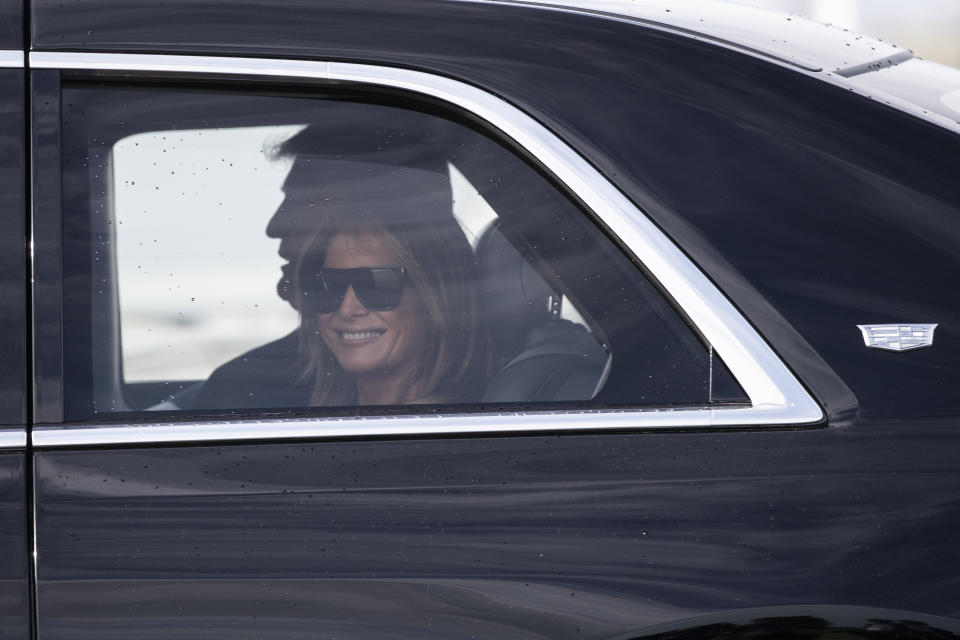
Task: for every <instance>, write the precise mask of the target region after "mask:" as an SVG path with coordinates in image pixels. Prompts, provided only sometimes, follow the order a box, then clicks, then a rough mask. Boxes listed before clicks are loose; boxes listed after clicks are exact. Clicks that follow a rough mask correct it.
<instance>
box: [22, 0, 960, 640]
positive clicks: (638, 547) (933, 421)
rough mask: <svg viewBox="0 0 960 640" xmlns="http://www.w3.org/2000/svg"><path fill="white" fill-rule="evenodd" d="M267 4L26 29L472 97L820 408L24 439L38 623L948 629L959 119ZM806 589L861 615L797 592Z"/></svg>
mask: <svg viewBox="0 0 960 640" xmlns="http://www.w3.org/2000/svg"><path fill="white" fill-rule="evenodd" d="M258 5H259V3H252V2H246V1H241V0H236V1H231V2H223V3H219V4H218V8H216V9H214V8H210V7H209V5H201V4H200V3H195V2H191V1H189V0H173V1H169V2H166V3H163V4H159V3H157V4H151V5H149V6H144V5H142V4H133V3H128V2H120V1H119V0H84V1H83V2H79V1H78V0H73V1H70V0H68V1H66V2H53V1H40V2H37V3H36V9H35V11H34V14H33V17H34V25H35V42H34V44H35V46H36V47H37V48H38V49H41V50H43V49H69V50H96V51H151V52H162V51H167V52H191V53H219V54H238V55H239V54H242V55H275V56H290V57H315V58H321V59H330V58H333V59H344V60H351V61H370V62H384V63H390V64H394V65H401V66H410V67H415V68H420V69H426V70H432V71H435V72H439V73H443V74H447V75H451V76H453V77H457V78H461V79H464V80H467V81H469V82H471V83H474V84H478V85H480V86H482V87H485V88H487V89H489V90H491V91H494V92H495V93H498V94H499V95H502V96H504V97H506V98H507V99H508V100H510V101H512V102H514V103H516V104H518V105H520V106H521V107H523V108H524V109H526V110H527V111H529V112H530V113H532V114H534V115H535V116H536V117H538V118H539V119H540V120H542V121H543V122H544V123H546V124H547V125H548V126H549V127H551V128H552V129H553V130H554V131H557V132H558V133H559V134H560V135H561V136H562V137H564V138H565V139H566V140H567V141H569V142H570V143H571V144H573V145H574V146H575V147H576V148H577V149H578V150H579V151H580V152H581V153H583V154H584V155H585V156H586V157H587V158H589V159H590V160H591V161H592V162H594V163H595V164H596V165H597V166H598V167H600V168H601V169H602V170H603V171H604V172H605V173H606V174H607V175H608V176H610V178H611V179H612V180H614V181H615V182H616V183H617V184H618V185H619V186H620V187H621V188H622V189H623V190H624V191H625V192H626V193H627V194H629V195H630V197H632V198H633V199H634V200H635V201H636V202H637V203H639V204H640V205H641V206H642V207H643V208H644V209H645V210H647V211H648V212H649V213H650V214H651V215H652V216H653V217H654V219H655V220H656V221H657V222H658V223H659V224H660V225H662V226H663V228H664V229H665V230H666V231H667V232H668V233H669V234H670V235H671V236H672V237H673V238H675V239H676V240H677V241H678V243H679V244H680V245H681V246H682V247H683V248H684V249H685V250H686V251H688V252H689V253H690V255H691V256H693V257H694V259H695V260H696V261H697V262H698V263H699V264H700V265H701V266H703V267H704V268H705V269H706V270H707V272H708V273H709V274H710V275H711V277H713V278H714V279H715V280H716V281H717V282H718V283H719V284H720V285H721V287H722V288H723V289H724V290H725V291H726V292H727V294H728V295H730V297H731V298H732V299H733V300H734V301H735V302H736V303H737V304H738V305H739V306H740V307H741V308H742V309H743V310H744V311H745V312H746V314H747V316H748V317H749V318H750V319H751V320H752V321H753V322H755V323H756V325H757V326H758V327H759V328H760V330H761V331H762V333H763V334H764V335H765V336H766V337H767V339H769V340H770V342H771V343H772V344H773V345H774V346H775V347H776V349H777V350H778V352H779V353H780V354H781V355H782V356H783V357H784V358H785V359H786V361H787V362H788V363H789V365H790V366H791V367H793V368H794V369H795V370H796V371H797V372H798V374H799V375H800V377H801V379H802V380H803V381H804V382H805V383H806V384H807V385H808V386H809V387H810V388H811V389H812V390H813V392H814V393H815V394H816V396H817V398H818V399H819V400H820V401H821V402H822V403H823V404H824V406H825V408H826V410H827V412H828V414H829V417H830V423H829V425H828V428H825V429H813V430H798V431H775V432H763V431H757V432H718V433H703V432H694V433H638V434H621V435H616V434H584V435H571V436H564V437H547V436H541V437H514V438H462V439H436V440H430V439H424V440H405V441H382V442H377V441H372V442H326V443H316V442H315V443H304V444H284V445H280V444H272V445H268V444H263V445H243V446H221V447H192V448H191V447H181V448H173V447H158V448H153V449H115V450H107V451H62V452H53V451H51V452H41V453H38V454H37V455H36V458H35V460H36V473H37V475H36V478H37V491H38V512H37V516H38V531H39V538H38V542H39V549H40V556H39V584H38V593H39V601H40V612H41V614H40V616H41V618H40V626H39V637H41V638H55V637H71V638H83V637H96V638H104V637H124V638H126V637H133V636H136V637H194V636H195V635H196V629H198V628H204V629H205V636H206V637H231V638H233V637H257V636H263V635H271V636H274V637H280V636H282V637H291V638H294V637H315V636H316V635H318V634H327V635H330V636H333V635H337V636H344V635H348V636H350V635H352V636H356V637H371V636H372V637H378V636H379V637H423V636H425V635H426V636H436V637H478V636H479V637H490V636H496V637H507V638H510V637H517V638H529V637H577V636H582V637H590V638H609V637H622V638H628V637H630V638H632V637H643V636H649V637H658V638H659V637H666V636H664V635H663V634H664V632H665V630H669V631H670V632H671V633H672V632H673V630H674V629H677V628H683V629H687V632H686V633H687V634H688V635H687V636H685V637H698V636H697V633H699V634H700V636H704V635H710V636H713V635H715V634H716V633H717V632H718V631H720V629H718V627H717V626H716V625H718V624H719V625H725V626H723V627H722V630H723V631H724V632H725V633H727V634H728V635H729V636H736V635H737V633H739V632H745V633H750V634H752V637H757V634H758V633H768V634H773V633H775V632H776V631H777V630H783V629H784V628H791V629H797V628H799V627H802V628H803V629H806V630H807V631H809V632H810V633H811V634H813V633H820V632H823V631H824V629H828V630H833V631H845V632H847V633H849V634H852V633H854V632H860V631H864V630H866V629H870V627H869V625H871V624H873V625H876V624H880V625H884V624H885V625H887V628H894V626H895V625H896V624H901V623H903V624H901V626H900V627H899V629H900V630H901V631H904V633H906V632H907V631H909V632H910V633H912V634H915V637H943V635H944V634H946V633H954V634H955V633H957V632H958V630H960V629H958V628H957V623H956V619H957V618H960V608H958V605H957V603H958V602H960V577H958V576H960V553H958V551H957V549H956V531H958V530H960V509H958V507H960V505H958V501H960V498H958V496H960V471H958V467H957V464H956V460H957V458H958V455H960V437H958V436H957V429H958V427H960V425H958V424H957V422H958V420H957V417H956V416H957V413H958V407H960V398H958V394H956V391H955V390H956V388H957V382H958V377H957V376H958V372H957V368H956V367H955V366H953V363H956V362H957V357H958V355H960V354H958V351H960V337H958V335H957V330H956V326H958V324H957V321H958V320H960V318H958V308H957V296H956V295H954V294H953V288H954V286H953V284H952V283H955V282H956V281H957V276H958V275H960V274H958V273H957V271H958V263H957V258H956V256H957V255H958V253H957V251H956V247H957V238H956V237H955V234H956V229H957V225H956V224H955V221H956V215H957V208H958V203H960V185H958V183H957V181H956V179H955V174H956V167H957V158H958V152H960V142H958V137H957V136H956V135H954V134H951V133H948V132H946V131H944V130H941V129H938V128H936V127H934V126H932V125H929V124H927V123H923V122H919V121H914V120H912V119H911V118H909V117H907V116H905V115H903V114H901V113H899V112H896V111H894V110H892V109H889V108H887V107H885V106H884V105H881V104H877V103H873V102H870V101H868V100H866V99H864V98H862V97H859V96H856V95H853V94H852V93H847V92H845V91H843V90H842V89H838V88H836V87H832V86H828V85H826V84H822V83H820V82H818V81H816V80H813V79H811V78H808V77H805V76H803V75H800V74H797V73H793V72H788V71H786V70H784V69H783V68H780V67H778V66H776V65H774V64H772V63H769V62H766V61H762V60H756V59H752V58H748V57H745V56H743V55H741V54H738V53H736V52H731V51H728V50H724V49H719V48H716V47H714V46H711V45H709V44H705V43H701V42H695V41H692V40H689V39H686V38H683V37H680V36H676V35H671V34H668V33H663V32H658V31H653V30H648V29H643V28H639V27H636V26H630V25H625V24H620V23H617V22H613V21H609V20H604V19H600V18H595V17H591V18H583V17H577V16H573V15H568V14H561V13H554V12H551V11H548V10H543V9H534V8H527V7H494V6H484V5H478V4H472V3H460V2H439V1H437V0H391V1H390V2H374V1H372V0H340V1H336V2H325V3H322V4H321V3H314V2H307V1H294V0H281V1H279V2H275V3H272V4H271V11H270V12H268V13H266V14H265V13H264V12H262V10H261V7H259V6H258ZM505 14H506V15H508V18H504V17H503V16H504V15H505ZM507 24H509V25H510V28H509V29H507V28H505V25H507ZM425 33H427V34H431V35H429V36H425V35H424V34H425ZM885 321H910V322H940V323H941V327H940V328H939V329H938V333H937V340H936V343H935V347H934V348H932V349H927V350H922V351H917V352H913V353H907V354H889V353H884V352H876V351H868V350H866V349H865V348H864V347H863V344H862V341H861V340H860V337H859V335H858V333H857V330H856V327H855V325H856V324H857V323H864V322H885ZM54 417H55V416H54ZM822 603H829V604H836V605H846V606H851V605H856V606H862V607H866V608H869V612H863V615H861V616H859V619H858V620H850V619H843V616H840V615H838V614H837V613H836V611H834V612H833V613H830V612H825V611H824V610H823V608H822V607H813V606H804V605H816V604H822ZM756 607H767V609H765V610H764V611H763V612H757V611H756V610H755V609H754V608H756ZM798 607H799V608H798ZM743 609H746V611H740V610H743ZM711 612H714V613H713V614H712V615H711V616H708V617H707V618H697V616H700V615H703V614H708V613H711ZM904 612H906V613H904ZM924 614H927V615H934V616H943V617H944V618H947V619H933V618H925V617H924ZM797 618H802V619H803V620H801V621H800V622H797V620H796V619H797ZM791 619H793V620H794V623H796V624H795V626H793V627H790V625H791V624H794V623H791V622H790V620H791ZM811 619H815V620H811ZM818 620H822V621H824V622H823V623H822V624H821V622H819V621H818ZM871 620H874V621H876V620H879V621H880V622H871ZM911 621H912V622H911ZM908 623H909V624H908ZM904 625H905V626H904ZM922 625H926V627H925V628H922ZM874 631H876V628H875V627H874ZM670 637H676V636H670ZM813 637H816V636H813ZM870 637H878V636H876V635H872V636H870Z"/></svg>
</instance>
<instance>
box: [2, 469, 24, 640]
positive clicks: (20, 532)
mask: <svg viewBox="0 0 960 640" xmlns="http://www.w3.org/2000/svg"><path fill="white" fill-rule="evenodd" d="M24 460H25V455H24V454H23V452H8V453H2V454H0V551H2V553H0V639H2V640H26V639H27V638H29V637H30V600H29V597H28V594H29V590H28V584H27V568H28V567H29V555H28V553H27V513H26V498H27V491H26V475H25V473H24Z"/></svg>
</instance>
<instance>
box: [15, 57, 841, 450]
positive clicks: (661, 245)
mask: <svg viewBox="0 0 960 640" xmlns="http://www.w3.org/2000/svg"><path fill="white" fill-rule="evenodd" d="M30 65H31V67H34V68H38V69H61V70H67V69H69V70H87V71H111V72H168V73H169V72H173V73H184V74H189V73H205V74H225V75H247V76H271V77H285V78H290V79H307V80H325V81H336V82H344V83H363V84H368V85H378V86H385V87H391V88H397V89H402V90H406V91H410V92H413V93H418V94H422V95H428V96H431V97H433V98H437V99H440V100H443V101H446V102H448V103H451V104H454V105H456V106H458V107H460V108H462V109H465V110H467V111H469V112H471V113H473V114H474V115H476V116H478V117H479V118H481V119H482V120H484V121H486V122H487V123H489V124H490V125H492V126H493V127H495V128H496V129H499V130H500V131H501V132H502V133H503V134H504V135H506V136H507V137H509V138H511V139H513V140H514V141H515V142H516V143H517V144H518V145H520V146H521V147H523V148H525V149H526V150H527V151H528V152H530V153H531V154H532V155H533V156H534V157H536V158H538V160H539V161H540V162H541V163H543V165H544V166H545V167H546V168H547V169H548V170H550V171H551V172H552V173H553V174H554V175H555V176H556V178H557V179H558V180H559V181H560V182H562V183H563V184H565V185H566V186H567V187H568V188H569V189H570V190H571V191H573V192H574V193H575V194H577V196H578V197H579V198H580V199H581V200H582V201H583V202H584V203H585V204H586V206H587V207H589V208H590V209H591V210H592V211H593V212H594V214H595V215H597V217H598V218H599V219H600V220H602V221H603V223H604V224H606V225H607V226H608V228H609V229H610V230H611V231H612V232H613V233H614V234H615V235H617V236H618V237H619V238H620V240H621V241H622V242H623V243H624V244H625V245H626V246H627V247H628V248H629V249H630V251H632V252H633V254H634V255H635V256H636V257H637V258H638V259H640V261H641V262H642V263H643V264H644V265H645V267H646V268H647V270H648V271H649V272H650V273H651V274H652V275H653V276H654V277H655V278H656V279H657V280H659V282H660V283H661V285H662V286H663V287H664V288H665V289H666V290H667V291H668V292H669V293H670V295H671V296H672V297H673V298H674V300H675V301H676V303H677V304H678V305H679V306H680V307H681V308H682V309H683V310H684V312H685V313H686V314H687V316H688V318H689V319H690V320H691V321H692V322H693V323H694V324H695V325H696V326H697V328H698V330H699V331H700V332H701V333H702V334H703V336H704V337H705V338H706V340H707V341H708V342H709V343H710V344H711V345H712V346H713V348H714V349H715V350H716V351H717V353H718V354H719V355H720V357H722V358H723V360H724V362H725V363H726V365H727V367H728V368H729V369H730V371H731V372H732V373H733V375H734V377H735V378H736V379H737V380H738V382H739V383H740V385H741V386H742V387H743V389H744V391H745V392H746V394H747V396H748V397H749V398H750V401H751V406H750V407H739V408H712V409H711V408H699V409H690V408H688V409H678V410H671V411H666V412H665V411H662V410H654V409H635V410H629V411H592V412H574V413H566V412H535V413H511V414H503V413H496V414H471V415H455V416H454V415H443V416H403V417H397V418H389V419H386V418H371V417H363V418H351V419H349V420H345V419H331V418H317V419H306V420H304V419H300V420H292V421H274V420H265V421H258V422H242V423H240V422H228V423H213V424H211V423H196V424H193V423H191V424H186V423H176V424H158V425H139V426H135V427H133V426H121V425H99V426H89V425H88V426H83V427H82V428H78V427H79V426H80V425H74V426H64V427H43V428H40V429H38V430H37V432H36V435H35V438H34V444H36V445H37V446H70V445H79V444H118V443H130V442H186V441H191V442H193V441H198V440H202V441H206V440H249V439H262V438H284V437H287V438H307V437H311V438H312V437H343V436H348V435H391V434H414V433H417V434H440V433H500V432H508V431H530V430H563V429H586V428H614V429H624V428H630V429H636V428H667V427H681V426H682V427H714V426H758V425H771V426H772V425H799V424H810V423H815V422H819V421H820V420H822V419H823V412H822V411H821V409H820V407H819V405H817V403H816V402H815V401H814V400H813V398H812V397H811V396H810V395H809V394H808V393H807V391H806V389H804V387H803V386H802V385H801V384H800V383H799V381H798V380H797V379H796V378H795V377H794V376H793V374H792V373H791V372H790V370H789V369H788V368H787V367H786V365H785V364H784V363H783V361H782V360H780V358H779V357H778V356H777V355H776V354H775V353H774V352H773V350H772V349H771V348H770V346H769V345H768V344H767V343H766V342H765V341H764V339H763V338H762V337H761V336H760V335H759V334H758V333H757V332H756V331H755V330H754V329H753V327H752V326H751V325H750V323H749V322H747V320H746V319H745V318H743V316H742V315H741V314H740V313H739V311H737V309H736V308H735V307H734V306H733V304H732V303H731V302H730V301H729V300H727V298H726V297H725V296H724V295H723V294H722V293H721V292H720V291H719V290H718V289H717V288H716V286H714V284H713V283H712V282H711V281H710V280H709V278H707V277H706V276H705V275H704V274H703V273H702V272H701V271H700V270H699V268H697V267H696V266H695V265H694V264H693V263H692V262H691V260H690V259H689V258H687V256H686V255H685V254H684V253H683V252H682V251H681V250H680V249H679V248H678V247H677V246H676V245H675V244H674V243H673V242H672V241H671V240H670V239H669V238H668V237H667V236H666V235H664V233H663V232H662V231H660V229H659V228H658V227H657V226H656V225H655V224H654V223H653V222H652V221H651V220H649V219H648V218H647V217H646V215H645V214H643V213H642V212H641V211H639V210H638V209H637V207H636V206H635V205H634V204H633V203H632V202H631V201H630V200H629V199H628V198H627V197H626V196H624V195H623V194H622V193H621V192H620V191H619V190H618V189H617V188H616V187H615V186H614V185H613V184H611V183H610V182H608V181H607V179H606V178H605V177H604V176H603V175H602V174H600V173H599V172H598V171H597V170H596V169H595V168H594V167H593V166H592V165H591V164H590V163H589V162H587V161H586V160H585V159H584V158H582V157H581V156H580V155H579V154H578V153H577V152H576V151H574V150H573V149H572V148H570V147H569V146H568V145H567V144H566V143H565V142H563V141H562V140H560V139H559V138H558V137H556V136H555V135H554V134H553V133H551V132H550V131H549V130H548V129H546V128H545V127H544V126H543V125H541V124H540V123H539V122H537V121H536V120H534V119H533V118H532V117H531V116H529V115H527V114H526V113H524V112H523V111H521V110H520V109H518V108H516V107H514V106H513V105H511V104H509V103H507V102H505V101H503V100H502V99H500V98H498V97H497V96H495V95H493V94H490V93H488V92H486V91H484V90H482V89H480V88H477V87H475V86H472V85H469V84H467V83H465V82H461V81H458V80H454V79H451V78H446V77H442V76H436V75H432V74H429V73H425V72H421V71H414V70H410V69H398V68H393V67H387V66H380V65H366V64H355V63H344V62H326V61H311V60H284V59H256V58H226V57H210V56H182V55H153V54H107V53H76V52H33V53H31V54H30ZM367 421H370V422H369V424H367ZM434 421H436V424H432V425H431V424H429V423H432V422H434ZM346 423H350V424H351V426H350V427H344V424H346ZM148 431H149V432H150V433H148ZM154 431H155V433H153V432H154ZM225 433H230V434H233V435H230V436H227V435H224V434H225ZM200 434H203V435H202V436H201V435H200ZM284 434H289V435H284ZM129 438H133V439H129Z"/></svg>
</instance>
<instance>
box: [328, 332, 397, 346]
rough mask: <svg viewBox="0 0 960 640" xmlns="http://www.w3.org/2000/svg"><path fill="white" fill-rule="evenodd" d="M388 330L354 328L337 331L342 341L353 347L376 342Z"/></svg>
mask: <svg viewBox="0 0 960 640" xmlns="http://www.w3.org/2000/svg"><path fill="white" fill-rule="evenodd" d="M386 332H387V330H386V329H363V330H360V331H358V330H356V329H354V330H351V331H337V335H339V336H340V342H342V343H343V344H345V345H347V346H350V347H353V346H359V345H363V344H369V343H371V342H375V341H376V340H377V339H378V338H380V336H382V335H383V334H385V333H386Z"/></svg>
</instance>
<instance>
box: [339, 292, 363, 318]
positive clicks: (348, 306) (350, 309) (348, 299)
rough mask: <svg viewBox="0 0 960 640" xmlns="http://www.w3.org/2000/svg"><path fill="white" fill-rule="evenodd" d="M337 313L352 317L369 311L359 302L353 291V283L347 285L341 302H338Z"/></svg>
mask: <svg viewBox="0 0 960 640" xmlns="http://www.w3.org/2000/svg"><path fill="white" fill-rule="evenodd" d="M338 313H339V314H340V315H341V316H344V317H346V318H352V317H354V316H362V315H366V314H368V313H370V311H369V310H368V309H367V308H366V307H365V306H363V303H362V302H360V298H358V297H357V294H356V293H354V291H353V285H351V286H349V287H347V292H346V293H345V294H344V295H343V302H341V303H340V309H339V311H338Z"/></svg>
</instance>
